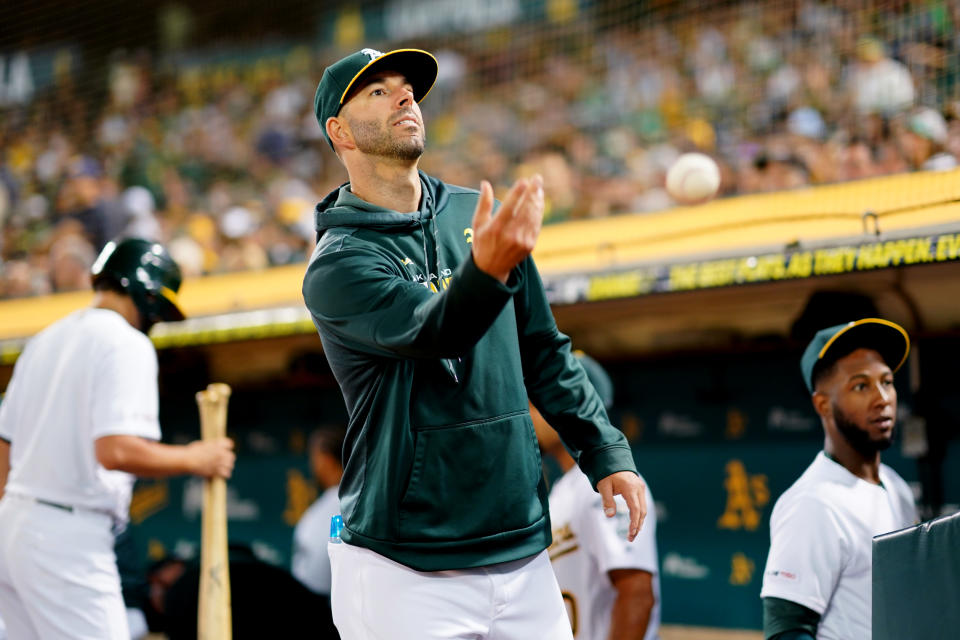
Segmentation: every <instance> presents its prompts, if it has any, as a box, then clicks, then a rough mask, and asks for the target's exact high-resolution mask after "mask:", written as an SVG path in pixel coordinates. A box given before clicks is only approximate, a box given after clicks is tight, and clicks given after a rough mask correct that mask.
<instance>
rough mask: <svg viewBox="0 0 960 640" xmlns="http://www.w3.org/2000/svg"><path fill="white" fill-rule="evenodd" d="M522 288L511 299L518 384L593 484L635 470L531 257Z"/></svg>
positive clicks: (525, 266) (523, 268)
mask: <svg viewBox="0 0 960 640" xmlns="http://www.w3.org/2000/svg"><path fill="white" fill-rule="evenodd" d="M519 268H520V270H521V271H522V275H523V278H522V281H523V286H522V288H521V290H520V291H519V292H518V293H517V294H516V295H514V306H515V310H516V314H517V330H518V331H519V338H520V357H521V360H522V363H523V380H524V384H525V386H526V388H527V394H528V395H529V397H530V401H531V402H532V403H533V405H534V406H535V407H536V408H537V409H539V410H540V413H541V414H543V417H544V419H546V421H547V422H548V423H549V424H550V426H552V427H553V428H554V429H556V430H557V433H558V434H559V435H560V438H561V439H562V440H563V443H564V445H566V447H567V449H568V450H569V451H570V453H571V455H572V456H573V457H574V458H575V459H576V461H577V464H578V465H579V466H580V468H581V469H583V472H584V473H585V474H586V475H587V477H588V478H590V483H591V484H592V485H593V487H594V488H596V486H597V482H598V481H599V480H601V479H603V478H605V477H606V476H608V475H610V474H611V473H614V472H616V471H633V472H634V473H636V471H637V467H636V464H635V463H634V461H633V452H632V451H630V445H629V444H628V443H627V439H626V437H625V436H624V435H623V433H622V432H621V431H620V430H619V429H617V428H615V427H614V426H613V425H611V424H610V419H609V418H608V417H607V412H606V410H605V409H604V408H603V401H602V400H601V399H600V396H599V395H598V394H597V392H596V390H595V389H594V388H593V385H591V384H590V382H589V381H588V380H587V375H586V374H585V373H584V371H583V367H582V366H580V363H579V362H578V361H577V359H576V358H575V357H574V356H573V354H572V353H571V352H570V338H568V337H567V336H565V335H564V334H562V333H560V330H559V329H558V328H557V323H556V322H555V321H554V319H553V312H552V311H551V310H550V304H549V303H548V302H547V296H546V293H545V292H544V289H543V283H542V281H541V280H540V274H539V273H538V272H537V267H536V265H535V264H534V262H533V259H532V258H527V259H526V260H524V261H523V263H521V265H520V267H519Z"/></svg>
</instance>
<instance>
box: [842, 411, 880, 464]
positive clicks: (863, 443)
mask: <svg viewBox="0 0 960 640" xmlns="http://www.w3.org/2000/svg"><path fill="white" fill-rule="evenodd" d="M833 422H834V424H836V425H837V431H839V432H840V435H841V436H843V439H844V440H846V441H847V443H848V444H849V445H850V446H851V447H853V449H854V451H856V452H857V453H859V454H860V455H861V456H863V457H864V458H872V457H873V456H875V455H876V454H878V453H880V452H881V451H886V450H887V449H889V448H890V445H892V444H893V431H891V432H890V435H889V436H888V437H884V438H882V439H880V440H873V439H871V438H870V432H869V431H867V430H865V429H861V428H860V426H859V425H857V423H856V422H854V421H853V420H851V419H850V418H849V417H847V415H846V414H845V413H844V412H843V411H841V410H840V407H838V406H836V405H834V406H833Z"/></svg>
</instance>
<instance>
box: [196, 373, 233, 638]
mask: <svg viewBox="0 0 960 640" xmlns="http://www.w3.org/2000/svg"><path fill="white" fill-rule="evenodd" d="M229 398H230V387H229V386H228V385H226V384H223V383H213V384H210V385H208V386H207V388H206V389H205V390H203V391H199V392H197V405H198V407H199V409H200V432H201V437H202V438H203V439H204V440H211V439H214V438H222V437H224V436H226V434H227V400H228V399H229ZM232 637H233V621H232V619H231V610H230V565H229V562H228V557H227V482H226V480H224V479H223V478H210V479H206V480H204V482H203V518H202V523H201V532H200V602H199V603H198V605H197V638H198V640H231V638H232Z"/></svg>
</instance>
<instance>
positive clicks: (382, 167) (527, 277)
mask: <svg viewBox="0 0 960 640" xmlns="http://www.w3.org/2000/svg"><path fill="white" fill-rule="evenodd" d="M436 77H437V61H436V59H435V58H434V57H433V56H432V55H430V54H429V53H427V52H425V51H420V50H416V49H401V50H398V51H391V52H388V53H380V52H379V51H375V50H373V49H364V50H362V51H358V52H357V53H354V54H352V55H349V56H347V57H345V58H343V59H342V60H339V61H338V62H336V63H334V64H332V65H330V66H329V67H328V68H327V69H326V70H325V71H324V74H323V77H322V79H321V80H320V84H319V86H318V87H317V93H316V99H315V102H314V105H315V111H316V115H317V120H318V122H319V123H320V127H321V128H322V129H323V131H324V133H325V135H326V136H327V140H328V141H329V142H330V145H331V147H332V148H333V149H334V150H335V152H336V153H337V155H338V156H339V157H340V159H341V161H342V162H343V163H344V165H345V166H346V168H347V173H348V174H349V177H350V182H349V183H347V184H345V185H343V186H342V187H341V188H339V189H337V190H335V191H334V192H333V193H331V194H330V195H329V196H327V197H326V199H324V200H323V201H322V202H321V203H320V204H318V205H317V210H316V226H317V232H318V244H317V247H316V250H315V251H314V254H313V257H312V258H311V260H310V264H309V266H308V267H307V273H306V276H305V278H304V283H303V293H304V299H305V301H306V304H307V308H308V309H309V310H310V313H311V315H312V317H313V320H314V323H315V325H316V327H317V330H318V331H319V333H320V338H321V340H322V341H323V346H324V353H325V354H326V356H327V359H328V361H329V362H330V366H331V368H332V370H333V373H334V375H335V376H336V378H337V381H338V382H339V384H340V388H341V390H342V392H343V396H344V399H345V401H346V405H347V410H348V412H349V415H350V420H349V423H348V429H347V435H346V442H345V445H344V452H343V453H344V455H343V460H344V474H343V479H342V481H341V483H340V503H341V508H342V509H343V521H344V526H345V528H344V529H343V533H342V541H343V544H331V545H330V551H329V553H330V557H331V567H332V599H333V614H334V621H335V622H336V624H337V627H338V629H339V630H340V633H341V635H342V636H343V637H344V638H346V639H347V640H356V639H359V638H391V639H392V640H405V639H409V640H433V639H442V638H463V637H471V638H477V639H494V638H496V639H502V640H509V639H517V640H520V639H522V640H529V638H538V639H540V640H554V639H562V638H570V637H571V636H570V625H569V624H568V623H567V618H566V615H565V612H564V608H563V602H562V600H561V597H560V591H559V589H558V588H557V583H556V579H555V578H554V575H553V571H552V570H551V568H550V561H549V559H548V557H547V554H546V552H545V549H546V548H547V546H548V545H549V544H550V539H551V538H550V519H549V515H548V508H547V500H546V496H547V492H546V487H545V485H544V482H543V478H542V473H541V468H540V457H539V453H538V451H537V444H536V437H535V435H534V431H533V425H532V423H531V419H530V413H529V411H528V409H527V401H528V398H529V399H530V400H531V401H532V402H533V404H534V405H535V406H537V407H538V408H539V409H540V411H541V412H542V413H543V414H544V416H545V417H547V419H548V420H549V421H550V423H551V424H552V425H554V426H555V427H556V428H557V430H558V431H559V432H560V435H561V437H562V438H563V439H564V441H565V442H566V444H567V445H568V446H569V448H570V449H571V450H572V451H574V452H575V453H576V457H577V459H578V462H579V464H580V467H581V468H582V469H583V470H584V473H585V474H586V475H587V477H588V478H590V483H591V485H592V486H593V487H594V488H595V489H597V490H598V491H599V493H600V494H601V495H602V497H603V502H604V505H605V507H607V508H608V509H610V510H611V511H612V510H614V509H615V506H614V504H615V503H614V499H613V496H614V494H622V495H623V496H624V498H625V499H626V503H627V505H628V506H629V509H630V524H629V527H628V528H629V531H628V532H627V535H628V536H629V537H630V538H631V539H632V538H633V537H635V536H636V534H637V532H638V530H639V529H640V524H641V521H642V519H643V515H644V513H645V506H644V487H643V483H642V482H641V481H640V478H639V477H638V475H637V472H636V467H635V465H634V462H633V455H632V453H631V451H630V447H629V445H628V444H627V441H626V438H624V436H623V434H622V433H620V432H619V431H618V430H617V429H615V428H614V427H613V426H612V425H611V424H610V422H609V420H608V418H607V415H606V412H605V411H604V408H603V403H602V402H601V400H600V399H599V398H598V397H597V394H596V391H594V389H593V387H592V386H591V385H590V384H589V382H587V379H586V376H585V375H584V373H583V369H582V367H581V366H580V365H579V364H578V363H577V361H576V359H575V358H574V357H573V355H572V354H571V353H570V345H569V339H568V338H567V337H566V336H564V335H563V334H561V333H560V332H559V331H558V330H557V326H556V324H555V323H554V321H553V316H552V314H551V312H550V307H549V305H548V304H547V299H546V296H545V294H544V290H543V285H542V284H541V281H540V276H539V274H538V273H537V269H536V266H535V265H534V263H533V260H532V259H531V258H530V252H531V251H532V250H533V247H534V245H535V243H536V240H537V236H538V235H539V231H540V224H541V221H542V216H543V203H544V199H543V186H542V179H541V178H540V177H539V176H536V177H534V178H533V179H530V180H520V181H518V182H517V183H516V184H515V185H514V186H513V188H512V189H511V190H510V192H509V193H508V194H507V195H506V197H505V198H504V201H503V203H502V204H501V205H500V206H499V210H498V211H497V213H496V215H494V209H495V208H496V206H497V205H496V203H495V201H494V197H493V189H492V187H491V186H490V184H489V183H487V182H484V183H483V184H482V186H481V189H480V191H479V192H477V191H475V190H473V189H465V188H462V187H456V186H452V185H448V184H445V183H444V182H442V181H440V180H437V179H436V178H433V177H431V176H428V175H427V174H425V173H422V172H420V171H418V163H419V159H420V156H421V154H422V153H423V150H424V145H425V135H424V134H425V128H424V121H423V115H422V113H421V112H420V106H419V101H421V100H423V99H424V98H425V97H426V95H427V93H428V92H429V90H430V88H431V86H432V85H433V83H434V81H435V79H436Z"/></svg>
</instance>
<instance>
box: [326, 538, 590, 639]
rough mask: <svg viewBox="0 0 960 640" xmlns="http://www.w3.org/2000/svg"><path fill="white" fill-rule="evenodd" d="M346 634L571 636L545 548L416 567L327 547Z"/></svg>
mask: <svg viewBox="0 0 960 640" xmlns="http://www.w3.org/2000/svg"><path fill="white" fill-rule="evenodd" d="M328 552H329V554H330V565H331V569H332V571H331V575H332V593H331V605H332V608H333V621H334V623H335V624H336V626H337V630H338V631H339V632H340V636H341V638H342V639H343V640H532V639H536V640H572V638H573V635H572V633H571V631H570V622H569V619H568V618H567V612H566V609H565V608H564V606H563V600H562V598H561V596H560V588H559V587H558V586H557V579H556V577H555V576H554V573H553V569H552V567H551V566H550V561H549V559H548V557H547V554H546V552H545V551H544V552H542V553H540V554H538V555H536V556H534V557H532V558H525V559H523V560H517V561H514V562H506V563H502V564H496V565H490V566H488V567H480V568H477V569H463V570H455V571H426V572H424V571H415V570H413V569H411V568H409V567H406V566H404V565H402V564H399V563H397V562H394V561H392V560H390V559H388V558H385V557H384V556H381V555H379V554H377V553H375V552H373V551H370V550H369V549H364V548H362V547H356V546H353V545H348V544H343V543H342V544H331V545H329V546H328Z"/></svg>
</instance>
